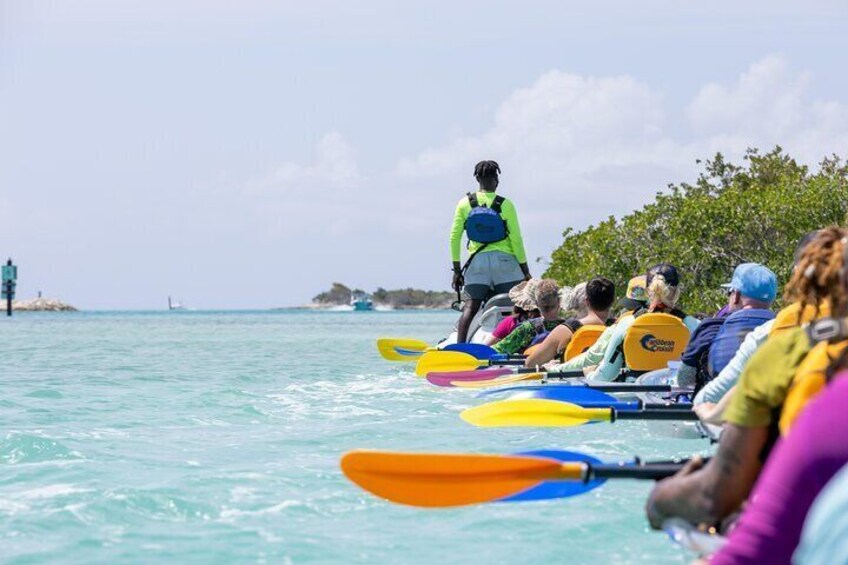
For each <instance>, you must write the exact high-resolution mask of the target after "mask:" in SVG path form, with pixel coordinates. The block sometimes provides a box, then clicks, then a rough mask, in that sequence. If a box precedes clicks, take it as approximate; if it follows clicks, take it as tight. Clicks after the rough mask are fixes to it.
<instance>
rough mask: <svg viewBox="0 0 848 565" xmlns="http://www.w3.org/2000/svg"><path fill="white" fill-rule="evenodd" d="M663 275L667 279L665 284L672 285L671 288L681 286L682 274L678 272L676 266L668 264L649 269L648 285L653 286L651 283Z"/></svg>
mask: <svg viewBox="0 0 848 565" xmlns="http://www.w3.org/2000/svg"><path fill="white" fill-rule="evenodd" d="M657 275H662V277H663V278H664V279H665V282H667V283H668V284H670V285H671V286H678V285H679V284H680V273H679V272H677V267H675V266H674V265H670V264H668V263H660V264H659V265H654V266H653V267H651V268H650V269H648V274H647V285H648V286H649V287H650V286H651V281H652V280H653V279H654V277H655V276H657Z"/></svg>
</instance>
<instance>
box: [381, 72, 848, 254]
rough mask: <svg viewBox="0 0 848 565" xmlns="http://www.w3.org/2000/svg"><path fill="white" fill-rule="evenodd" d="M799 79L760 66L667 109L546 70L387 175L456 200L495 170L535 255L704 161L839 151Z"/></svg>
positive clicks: (841, 142)
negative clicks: (484, 168)
mask: <svg viewBox="0 0 848 565" xmlns="http://www.w3.org/2000/svg"><path fill="white" fill-rule="evenodd" d="M811 81H812V77H811V76H810V74H809V73H806V72H798V71H793V70H792V69H791V68H790V66H789V65H788V63H787V62H786V61H785V60H784V59H782V58H781V57H778V56H769V57H767V58H765V59H763V60H761V61H758V62H755V63H754V64H752V65H751V66H750V67H749V68H748V69H747V70H746V71H745V72H743V73H742V74H741V75H740V76H739V77H738V78H737V79H736V80H734V81H732V82H730V83H728V84H724V83H717V82H713V83H709V84H707V85H705V86H704V87H702V88H701V89H700V90H699V91H698V92H697V93H696V94H695V95H694V97H693V98H692V100H691V102H690V103H688V104H687V105H685V107H683V108H675V107H669V106H668V104H667V103H666V102H665V100H664V98H663V94H662V92H660V91H659V90H657V89H655V88H652V87H651V86H649V85H647V84H645V83H643V82H641V81H639V80H637V79H635V78H633V77H629V76H616V77H607V78H598V77H582V76H579V75H574V74H568V73H564V72H561V71H550V72H547V73H545V74H544V75H542V76H541V77H540V78H539V79H538V80H537V81H536V82H535V83H533V84H532V85H530V86H529V87H526V88H521V89H519V90H516V91H515V92H514V93H513V94H512V95H510V96H509V97H507V98H506V99H505V100H504V101H503V103H501V104H500V106H499V107H498V108H497V110H496V111H495V112H494V115H493V116H492V125H491V127H490V128H489V129H488V130H486V131H484V132H483V133H481V134H480V135H476V136H464V137H458V138H455V139H453V140H452V141H449V142H447V143H446V144H445V145H444V146H442V147H435V148H429V149H426V150H424V151H422V152H421V153H420V154H418V155H417V156H414V157H410V158H405V159H402V160H401V161H400V162H399V164H398V167H397V171H398V175H399V176H400V177H403V178H407V179H415V178H416V177H422V176H424V177H426V176H428V175H430V176H434V177H436V178H442V179H444V180H443V181H441V182H436V181H434V180H430V181H428V182H429V183H430V184H436V185H441V186H444V187H446V190H454V191H456V190H457V188H458V187H457V186H456V185H457V183H458V181H457V180H456V179H462V181H463V182H467V181H468V180H470V179H468V178H467V177H470V171H471V167H473V164H474V163H475V162H476V161H477V160H479V159H496V160H499V162H500V163H501V166H502V169H503V170H504V175H503V180H504V182H503V189H504V190H503V191H504V192H505V193H506V194H509V195H512V196H513V197H514V199H515V200H517V201H518V202H519V206H520V207H521V208H522V214H521V215H522V218H523V220H522V221H523V222H524V223H526V224H528V226H527V228H526V229H525V231H527V232H529V233H530V240H531V241H532V242H533V243H535V244H536V246H537V247H536V249H535V250H534V251H533V252H535V253H536V254H539V252H540V251H543V250H546V249H549V248H551V247H553V246H554V245H556V244H557V243H558V242H559V232H560V231H561V228H563V227H565V226H568V225H572V226H576V227H582V226H584V225H586V224H587V223H591V222H595V221H597V220H599V219H601V218H604V217H606V216H607V215H609V214H622V213H627V212H629V211H630V210H632V209H634V208H636V207H639V206H640V205H642V204H643V203H645V202H646V201H647V200H649V199H650V198H651V197H652V196H653V194H654V193H655V192H656V191H657V190H661V189H663V188H664V187H665V186H666V184H667V183H669V182H679V181H684V180H691V179H692V178H693V177H694V176H695V174H696V172H697V170H698V166H697V165H696V164H695V159H696V158H699V157H701V158H704V157H711V156H712V154H714V153H715V152H716V151H721V152H723V153H725V154H726V155H728V156H729V157H731V158H733V159H738V158H739V157H740V156H741V155H742V154H743V153H744V151H745V149H746V148H747V147H759V148H761V149H763V150H768V149H771V148H772V147H773V146H774V145H777V144H779V145H781V146H783V147H784V148H785V149H787V150H788V151H789V152H790V153H791V154H793V155H794V156H797V157H799V158H800V159H802V160H803V161H806V162H808V163H814V162H817V161H818V160H819V159H821V157H823V156H825V155H829V154H831V153H841V152H844V150H845V148H846V146H848V108H846V106H845V105H844V104H842V103H839V102H835V101H821V100H812V99H811V96H810V94H809V92H810V89H809V85H810V82H811ZM671 124H680V125H681V126H682V127H676V128H674V127H671Z"/></svg>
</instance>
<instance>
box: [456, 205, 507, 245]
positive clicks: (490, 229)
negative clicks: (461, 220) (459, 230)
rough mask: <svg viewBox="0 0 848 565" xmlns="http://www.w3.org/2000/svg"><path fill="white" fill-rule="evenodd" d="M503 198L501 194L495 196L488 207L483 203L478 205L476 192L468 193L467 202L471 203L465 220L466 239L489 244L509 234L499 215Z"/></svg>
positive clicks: (501, 239)
mask: <svg viewBox="0 0 848 565" xmlns="http://www.w3.org/2000/svg"><path fill="white" fill-rule="evenodd" d="M504 200H505V198H504V197H503V196H495V200H494V201H493V202H492V207H491V208H489V207H487V206H486V205H485V204H483V205H482V206H481V205H480V202H478V200H477V194H475V193H472V192H469V193H468V202H469V204H471V212H469V213H468V218H467V219H466V220H465V235H467V236H468V241H474V242H476V243H483V244H489V243H495V242H497V241H503V240H504V239H506V238H507V237H508V236H509V230H507V227H506V222H505V221H504V219H503V218H502V217H501V206H502V205H503V203H504Z"/></svg>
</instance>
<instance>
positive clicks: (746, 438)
mask: <svg viewBox="0 0 848 565" xmlns="http://www.w3.org/2000/svg"><path fill="white" fill-rule="evenodd" d="M767 437H768V429H767V428H766V427H742V426H737V425H735V424H725V426H724V431H723V432H722V434H721V439H720V440H719V444H718V451H717V452H716V454H715V456H714V457H713V458H712V459H710V461H709V462H708V463H707V464H706V465H704V466H703V467H700V468H698V467H697V463H693V465H692V466H691V467H689V466H687V467H688V468H687V469H684V470H682V471H681V472H680V473H678V474H677V475H674V476H673V477H669V478H667V479H664V480H662V481H660V482H659V483H657V485H656V486H655V487H654V490H653V491H652V492H651V495H650V496H649V497H648V502H647V504H646V507H645V511H646V513H647V515H648V521H649V522H650V523H651V527H652V528H654V529H660V528H661V527H662V523H663V522H664V521H665V520H666V519H668V518H672V517H679V518H683V519H684V520H688V521H689V522H692V523H693V524H701V523H707V524H715V523H716V522H719V521H721V520H722V519H724V518H725V517H727V516H728V515H729V514H730V513H731V512H733V511H735V510H736V509H738V508H739V507H740V506H741V505H742V503H743V502H744V501H745V499H746V498H747V496H748V494H749V493H750V492H751V487H752V486H753V485H754V482H755V481H756V479H757V475H758V473H759V472H760V459H759V453H760V452H761V451H762V449H763V446H764V445H765V443H766V439H767Z"/></svg>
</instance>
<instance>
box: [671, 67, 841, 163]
mask: <svg viewBox="0 0 848 565" xmlns="http://www.w3.org/2000/svg"><path fill="white" fill-rule="evenodd" d="M811 81H812V77H811V76H810V74H809V73H806V72H793V71H792V70H791V68H790V67H789V64H788V63H787V62H786V60H784V59H783V58H781V57H778V56H775V55H772V56H770V57H767V58H765V59H763V60H761V61H758V62H756V63H754V64H753V65H751V66H750V67H749V68H748V69H747V70H746V71H745V72H744V73H742V74H741V75H740V76H739V78H738V79H737V80H736V81H735V82H734V83H732V84H729V85H724V84H720V83H710V84H707V85H706V86H704V87H703V88H702V89H701V90H700V91H699V92H698V93H697V95H696V96H695V97H694V99H693V100H692V102H691V103H690V104H689V106H688V107H687V109H686V117H687V120H688V123H689V124H690V125H691V128H692V134H693V137H694V139H695V143H700V144H701V145H702V146H703V147H704V148H705V149H706V150H709V151H724V152H728V153H738V152H740V151H742V150H744V149H745V147H749V146H758V147H761V148H763V149H767V148H770V147H772V146H774V145H781V146H783V147H784V148H786V149H787V150H789V151H790V152H791V153H792V154H793V155H795V156H797V157H799V158H801V159H802V160H805V161H808V162H815V161H817V160H819V159H820V158H821V157H823V156H825V155H828V154H830V153H833V152H837V153H838V152H842V151H844V148H845V146H846V141H848V108H846V107H845V106H844V105H843V104H841V103H839V102H834V101H823V100H812V99H811V98H810V94H809V91H810V83H811Z"/></svg>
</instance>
